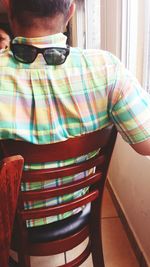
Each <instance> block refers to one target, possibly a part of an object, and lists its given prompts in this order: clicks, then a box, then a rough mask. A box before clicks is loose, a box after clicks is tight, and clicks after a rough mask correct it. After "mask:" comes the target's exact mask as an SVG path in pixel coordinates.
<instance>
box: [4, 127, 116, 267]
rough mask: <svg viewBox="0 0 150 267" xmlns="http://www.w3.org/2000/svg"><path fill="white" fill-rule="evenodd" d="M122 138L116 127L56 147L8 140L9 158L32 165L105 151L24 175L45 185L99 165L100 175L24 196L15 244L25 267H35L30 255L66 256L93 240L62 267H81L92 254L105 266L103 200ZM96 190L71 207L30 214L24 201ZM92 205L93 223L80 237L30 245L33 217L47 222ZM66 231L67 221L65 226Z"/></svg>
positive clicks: (58, 207)
mask: <svg viewBox="0 0 150 267" xmlns="http://www.w3.org/2000/svg"><path fill="white" fill-rule="evenodd" d="M115 139H116V129H115V128H114V127H113V126H109V127H107V128H105V129H103V130H99V131H96V132H93V133H89V134H86V135H83V136H80V137H75V138H71V139H69V140H67V141H64V142H60V143H55V144H50V145H33V144H30V143H26V142H21V141H18V142H17V141H11V140H8V141H3V142H2V148H3V152H4V154H5V155H14V154H16V153H17V154H20V155H22V156H23V158H24V160H25V162H26V163H31V162H32V163H35V162H36V163H38V162H40V163H41V162H51V161H57V160H65V159H69V158H74V157H78V156H81V155H85V154H87V153H89V152H91V151H94V150H96V149H99V148H100V152H99V154H98V155H97V156H95V157H93V158H92V159H90V160H87V161H85V162H83V163H78V164H73V165H70V166H67V167H59V168H53V169H47V170H44V169H43V170H34V171H26V172H23V175H22V181H27V180H28V179H30V181H43V180H51V179H54V178H57V177H58V176H59V177H64V176H68V175H72V174H76V173H80V172H82V171H85V170H89V169H90V168H92V167H93V166H95V167H96V171H95V173H94V174H92V175H89V176H87V177H86V179H83V180H82V181H81V180H80V181H76V182H73V183H70V184H66V185H62V186H59V187H56V188H50V189H44V190H36V191H30V192H21V193H20V201H19V203H20V205H19V206H18V210H17V222H18V224H17V231H16V233H14V234H17V233H18V238H17V239H16V242H14V244H13V246H14V248H15V249H17V251H18V256H19V266H20V267H30V257H29V256H31V255H32V256H48V255H53V254H57V253H61V252H65V251H67V250H70V249H72V248H74V247H75V246H77V245H79V244H80V243H81V242H82V241H83V240H85V239H86V238H87V236H89V240H90V241H89V244H88V246H87V248H86V249H85V251H84V252H83V253H81V255H79V256H78V257H77V258H76V259H75V260H73V261H71V262H70V263H66V264H65V265H62V266H61V267H77V266H80V265H81V263H82V262H84V261H85V259H86V258H87V257H88V256H89V254H90V253H92V258H93V265H94V267H100V266H101V267H104V260H103V252H102V241H101V219H100V214H101V202H102V194H103V189H104V184H105V180H106V175H107V170H108V166H109V162H110V159H111V155H112V151H113V147H114V144H115ZM86 186H88V187H89V188H90V190H89V192H88V193H87V194H86V195H84V196H83V197H80V198H78V199H76V200H72V201H70V202H67V203H65V204H60V205H57V206H53V207H47V208H38V209H31V210H24V209H23V205H22V203H23V202H24V201H27V200H28V201H30V200H32V201H33V200H43V199H47V198H48V197H55V196H59V195H64V194H68V193H69V192H74V191H76V190H79V189H82V188H85V187H86ZM89 202H90V203H92V204H91V212H90V219H89V220H88V222H87V223H86V225H84V227H82V229H80V230H79V231H77V232H76V233H74V234H72V235H70V236H65V238H62V239H60V238H58V239H57V240H53V241H47V242H42V243H38V242H35V243H33V242H31V241H29V231H28V230H27V228H26V224H25V221H26V220H27V219H31V218H41V217H45V216H51V215H54V214H60V213H64V212H66V211H69V210H72V209H74V208H77V207H81V206H83V205H86V204H87V203H89ZM60 227H61V222H60Z"/></svg>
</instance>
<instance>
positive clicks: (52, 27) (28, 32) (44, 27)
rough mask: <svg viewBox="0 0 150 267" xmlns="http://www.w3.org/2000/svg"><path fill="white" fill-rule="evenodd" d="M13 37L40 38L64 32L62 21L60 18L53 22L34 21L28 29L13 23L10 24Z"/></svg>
mask: <svg viewBox="0 0 150 267" xmlns="http://www.w3.org/2000/svg"><path fill="white" fill-rule="evenodd" d="M12 28H13V34H14V36H23V37H26V38H35V37H42V36H47V35H53V34H57V33H60V32H64V28H65V25H64V21H63V20H62V17H58V18H57V21H56V18H55V19H53V20H41V19H36V20H34V21H33V22H32V24H31V26H29V27H27V26H26V27H22V26H21V25H20V24H19V23H17V22H16V21H14V22H13V23H12Z"/></svg>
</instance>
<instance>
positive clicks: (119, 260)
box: [31, 190, 139, 267]
mask: <svg viewBox="0 0 150 267" xmlns="http://www.w3.org/2000/svg"><path fill="white" fill-rule="evenodd" d="M102 236H103V248H104V260H105V267H139V264H138V262H137V260H136V258H135V256H134V254H133V251H132V249H131V246H130V244H129V241H128V239H127V237H126V234H125V232H124V229H123V227H122V224H121V222H120V220H119V218H118V215H117V212H116V210H115V208H114V206H113V203H112V200H111V198H110V195H109V193H108V191H107V190H105V193H104V201H103V209H102ZM84 245H85V244H83V246H84ZM81 251H82V247H81V246H79V247H78V248H76V249H74V250H72V251H70V252H68V253H67V260H69V259H73V258H74V256H76V254H78V253H81ZM31 262H32V267H40V266H42V267H54V266H56V264H57V265H59V264H60V263H62V264H63V263H64V257H63V254H61V255H59V256H58V255H57V256H54V257H32V258H31ZM92 266H93V265H92V260H91V257H89V259H88V260H87V261H86V262H85V263H84V264H82V265H81V267H92Z"/></svg>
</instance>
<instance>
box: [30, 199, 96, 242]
mask: <svg viewBox="0 0 150 267" xmlns="http://www.w3.org/2000/svg"><path fill="white" fill-rule="evenodd" d="M90 207H91V205H90V204H88V205H86V206H85V208H84V209H83V210H82V211H80V212H79V213H77V214H75V215H73V216H70V217H69V218H66V219H63V220H60V221H58V222H54V223H50V224H47V225H42V226H38V227H31V228H28V234H29V235H28V236H29V240H30V242H31V243H43V242H49V241H54V240H58V239H63V238H65V237H68V236H70V235H72V234H75V233H76V232H77V231H79V230H80V229H82V228H83V227H84V226H85V225H86V224H87V222H88V220H89V214H90Z"/></svg>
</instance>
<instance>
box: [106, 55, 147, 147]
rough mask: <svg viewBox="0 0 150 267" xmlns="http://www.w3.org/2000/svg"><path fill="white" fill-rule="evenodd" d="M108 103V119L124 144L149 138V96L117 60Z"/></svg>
mask: <svg viewBox="0 0 150 267" xmlns="http://www.w3.org/2000/svg"><path fill="white" fill-rule="evenodd" d="M108 103H109V104H108V110H109V116H110V119H111V120H112V121H113V122H114V124H115V126H116V128H117V130H118V131H119V132H120V134H121V135H122V137H123V139H124V140H125V141H126V142H128V143H129V144H136V143H139V142H142V141H145V140H147V139H148V138H150V95H149V94H148V93H147V92H146V90H144V89H143V88H142V87H141V85H140V84H139V82H138V81H137V80H136V78H135V77H134V76H133V75H132V74H131V73H130V72H129V71H128V70H127V69H126V68H125V67H124V66H123V64H122V63H120V61H119V60H118V62H117V67H116V72H115V79H114V82H113V84H112V86H111V88H110V91H109V96H108Z"/></svg>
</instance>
